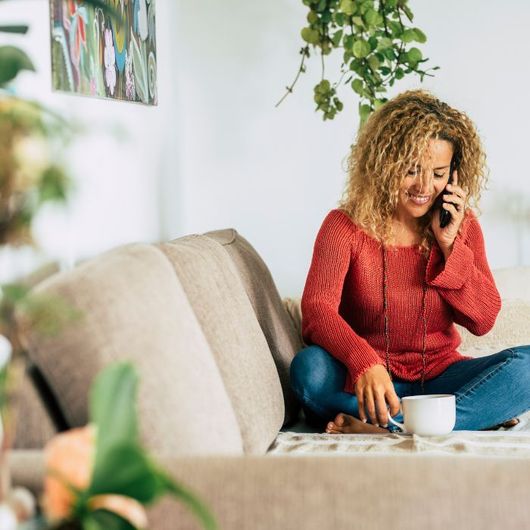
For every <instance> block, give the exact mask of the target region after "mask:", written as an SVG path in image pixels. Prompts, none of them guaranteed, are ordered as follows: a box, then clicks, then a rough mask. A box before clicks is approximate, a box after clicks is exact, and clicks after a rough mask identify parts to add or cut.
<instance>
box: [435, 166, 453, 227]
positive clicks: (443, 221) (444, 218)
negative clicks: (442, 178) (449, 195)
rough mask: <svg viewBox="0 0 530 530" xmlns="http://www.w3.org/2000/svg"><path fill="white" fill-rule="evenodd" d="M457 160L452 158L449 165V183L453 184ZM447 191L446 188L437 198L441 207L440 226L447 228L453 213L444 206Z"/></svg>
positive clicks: (438, 206)
mask: <svg viewBox="0 0 530 530" xmlns="http://www.w3.org/2000/svg"><path fill="white" fill-rule="evenodd" d="M455 162H456V160H455V157H453V159H452V160H451V165H450V166H449V180H448V182H447V183H448V184H452V183H453V171H454V170H455V168H456V163H455ZM445 192H446V190H445V188H444V190H443V191H442V193H440V195H439V196H438V198H437V199H436V208H439V209H440V228H445V227H446V226H447V225H448V224H449V223H450V221H451V213H450V212H449V210H446V209H445V208H442V203H443V202H446V201H444V200H443V194H444V193H445Z"/></svg>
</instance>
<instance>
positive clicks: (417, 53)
mask: <svg viewBox="0 0 530 530" xmlns="http://www.w3.org/2000/svg"><path fill="white" fill-rule="evenodd" d="M422 57H423V55H422V53H421V50H419V49H418V48H411V49H410V50H409V51H408V52H407V62H409V63H417V62H418V61H421V59H422Z"/></svg>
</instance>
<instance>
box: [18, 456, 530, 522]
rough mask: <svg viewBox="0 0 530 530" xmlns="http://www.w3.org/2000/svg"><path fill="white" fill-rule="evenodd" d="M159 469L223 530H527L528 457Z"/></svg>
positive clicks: (181, 464) (198, 464)
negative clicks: (201, 504)
mask: <svg viewBox="0 0 530 530" xmlns="http://www.w3.org/2000/svg"><path fill="white" fill-rule="evenodd" d="M13 453H20V454H18V455H15V454H12V455H11V456H10V462H11V464H12V465H14V466H15V467H14V468H12V470H13V482H14V483H15V484H17V485H25V486H29V487H35V486H38V485H39V484H40V482H39V481H41V479H39V480H37V479H36V471H37V470H38V471H42V463H41V462H39V458H42V452H40V453H41V454H40V455H39V454H38V453H39V451H15V452H13ZM35 453H36V454H35ZM161 463H163V466H164V468H165V469H166V470H167V471H168V472H169V473H170V474H171V475H172V476H173V477H174V478H175V479H176V480H177V481H179V482H181V483H182V484H183V485H184V486H186V487H187V489H189V490H191V491H192V492H194V493H195V494H196V495H198V496H199V498H200V499H201V500H202V501H203V502H204V503H205V504H206V506H208V507H209V508H210V510H211V511H212V513H213V515H214V516H215V517H216V519H217V521H218V524H219V529H220V530H221V529H223V530H239V529H241V530H247V529H252V530H271V529H274V530H280V529H297V528H303V529H304V530H322V529H324V528H333V529H336V530H351V529H352V528H362V529H363V530H375V529H381V528H387V527H389V526H391V527H392V528H401V529H405V528H406V529H408V530H410V529H412V530H414V529H420V528H421V529H423V528H429V529H430V530H438V529H439V530H446V529H447V528H456V527H458V528H466V530H475V529H476V530H479V529H483V528H502V529H503V530H509V529H514V530H516V529H517V530H519V529H521V528H530V505H529V503H528V491H529V490H530V459H527V458H526V459H525V458H511V457H499V458H495V457H468V456H465V455H462V456H458V457H448V456H446V455H421V456H420V455H414V454H403V455H397V456H396V455H384V456H381V455H348V456H340V455H337V456H310V455H301V456H287V455H281V456H272V455H267V454H265V455H248V456H233V457H232V456H208V457H204V456H198V457H176V458H173V459H170V460H164V461H163V462H161ZM23 480H25V481H27V482H22V481H23ZM34 491H35V490H34ZM148 515H149V520H150V522H151V524H150V529H151V530H198V529H200V528H202V527H201V526H200V524H199V521H198V519H197V518H196V517H195V516H194V515H193V514H192V513H191V512H190V511H189V510H188V508H187V507H186V506H185V505H184V504H182V503H181V502H180V501H178V502H177V501H175V500H173V499H170V498H168V497H164V498H163V499H162V500H160V501H159V502H158V503H156V504H155V505H154V506H152V507H151V508H150V509H149V514H148Z"/></svg>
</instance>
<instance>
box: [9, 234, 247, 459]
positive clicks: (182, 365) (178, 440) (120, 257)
mask: <svg viewBox="0 0 530 530" xmlns="http://www.w3.org/2000/svg"><path fill="white" fill-rule="evenodd" d="M34 291H35V292H37V293H49V294H52V295H59V296H61V297H63V298H64V299H65V300H66V302H67V303H68V304H70V305H71V306H73V307H74V308H76V309H78V310H81V312H82V317H81V318H79V319H77V320H75V321H74V322H70V323H68V324H67V325H66V326H63V327H62V329H61V330H60V332H59V334H58V335H56V336H51V337H50V336H45V335H43V333H42V332H39V333H38V332H37V331H36V329H35V328H34V327H33V328H32V329H30V331H29V332H28V333H27V334H26V343H27V347H28V353H29V356H30V358H31V359H32V360H33V361H34V362H35V363H36V364H37V365H38V367H39V368H40V370H41V371H42V373H43V375H44V376H45V378H46V380H47V382H48V384H49V385H50V387H51V388H52V389H53V391H54V393H55V394H56V396H57V399H58V401H59V404H60V406H61V408H62V410H63V413H64V416H65V418H66V420H67V421H68V423H69V425H70V426H71V427H78V426H82V425H84V424H85V423H86V422H87V420H88V407H87V405H88V403H87V396H88V391H89V387H90V384H91V382H92V380H93V379H94V377H95V376H96V374H97V373H98V372H99V371H100V370H101V369H102V368H103V367H104V366H106V365H107V364H108V363H109V362H111V361H114V360H123V359H128V360H130V361H132V362H133V364H134V365H135V367H136V369H137V372H138V374H139V395H138V409H139V420H140V435H141V437H142V439H143V441H144V442H145V444H146V447H148V448H149V449H151V450H152V452H153V453H155V454H156V455H175V454H219V453H225V454H242V452H243V446H242V439H241V434H240V430H239V426H238V423H237V420H236V417H235V414H234V410H233V408H232V405H231V403H230V399H229V397H228V395H227V392H226V389H225V386H224V384H223V380H222V378H221V375H220V373H219V369H218V367H217V363H216V362H215V359H214V357H213V356H212V352H211V350H210V347H209V345H208V342H207V340H206V339H205V337H204V335H203V333H202V331H201V328H200V325H199V323H198V321H197V318H196V316H195V313H194V311H193V310H192V308H191V306H190V304H189V302H188V299H187V297H186V294H185V292H184V290H183V288H182V286H181V284H180V282H179V280H178V278H177V277H176V275H175V271H174V269H173V267H172V265H171V263H170V262H169V261H168V260H167V258H166V257H165V255H164V254H163V253H162V252H160V250H159V249H158V248H156V247H155V246H153V245H145V244H137V243H135V244H130V245H124V246H122V247H118V248H116V249H113V250H111V251H108V252H106V253H104V254H101V255H100V256H98V257H96V258H94V259H91V260H88V261H85V262H83V263H82V264H80V265H79V266H77V267H76V268H74V269H73V270H70V271H63V272H60V273H58V274H55V275H54V276H51V277H49V278H47V279H46V280H44V281H43V282H42V283H40V284H39V285H37V286H36V287H35V288H34ZM17 318H18V319H19V320H20V319H22V320H23V319H24V315H23V314H20V313H19V314H17ZM205 433H207V436H205Z"/></svg>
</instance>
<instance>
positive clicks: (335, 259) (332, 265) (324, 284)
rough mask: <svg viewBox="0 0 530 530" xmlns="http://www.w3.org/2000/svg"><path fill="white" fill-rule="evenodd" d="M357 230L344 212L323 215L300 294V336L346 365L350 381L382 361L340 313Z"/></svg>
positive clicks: (355, 379)
mask: <svg viewBox="0 0 530 530" xmlns="http://www.w3.org/2000/svg"><path fill="white" fill-rule="evenodd" d="M356 237H357V234H356V233H355V230H354V228H353V226H352V223H351V221H350V220H349V219H348V217H347V216H346V214H344V213H342V212H340V211H339V210H332V211H331V212H330V213H329V214H328V215H327V216H326V218H325V219H324V221H323V223H322V226H321V228H320V230H319V232H318V234H317V237H316V241H315V244H314V248H313V258H312V260H311V265H310V267H309V273H308V275H307V280H306V283H305V287H304V291H303V294H302V300H301V308H302V336H303V339H304V341H305V342H306V344H318V345H319V346H321V347H322V348H324V349H325V350H326V351H327V352H328V353H329V354H331V355H332V356H333V357H335V358H336V359H338V360H339V361H341V362H342V363H343V364H344V365H345V366H346V368H347V370H348V372H349V374H350V377H351V381H352V385H355V383H356V381H357V379H358V378H359V376H360V375H362V373H363V372H365V371H366V370H368V368H371V367H372V366H374V365H376V364H382V365H383V366H384V361H383V360H382V359H381V357H379V355H378V354H377V352H376V351H375V350H374V349H373V348H372V347H371V346H370V345H369V344H368V342H367V341H366V339H364V338H362V337H361V336H359V335H358V334H357V333H356V332H355V331H354V330H353V329H352V328H351V326H350V325H349V324H348V323H347V322H346V321H345V320H344V318H343V317H342V316H341V315H340V314H339V305H340V301H341V297H342V290H343V285H344V279H345V276H346V273H347V272H348V269H349V266H350V260H351V259H352V245H353V246H355V245H354V242H355V238H356Z"/></svg>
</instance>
